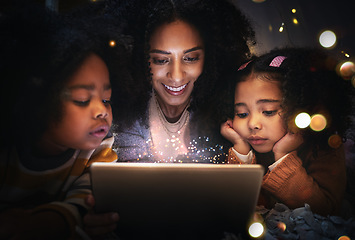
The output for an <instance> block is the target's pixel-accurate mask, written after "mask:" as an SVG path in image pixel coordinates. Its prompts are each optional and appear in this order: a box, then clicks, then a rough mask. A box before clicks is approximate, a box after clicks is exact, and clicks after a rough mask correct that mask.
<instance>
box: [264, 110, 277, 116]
mask: <svg viewBox="0 0 355 240" xmlns="http://www.w3.org/2000/svg"><path fill="white" fill-rule="evenodd" d="M276 113H277V110H273V111H263V114H264V115H265V116H268V117H271V116H274V115H275V114H276Z"/></svg>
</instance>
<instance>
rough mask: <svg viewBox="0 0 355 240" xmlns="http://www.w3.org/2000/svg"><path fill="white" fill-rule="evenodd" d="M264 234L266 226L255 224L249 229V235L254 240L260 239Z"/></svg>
mask: <svg viewBox="0 0 355 240" xmlns="http://www.w3.org/2000/svg"><path fill="white" fill-rule="evenodd" d="M263 233H264V226H263V225H262V224H261V223H259V222H254V223H252V224H251V225H250V227H249V235H250V236H251V237H253V238H258V237H260V236H261V235H263Z"/></svg>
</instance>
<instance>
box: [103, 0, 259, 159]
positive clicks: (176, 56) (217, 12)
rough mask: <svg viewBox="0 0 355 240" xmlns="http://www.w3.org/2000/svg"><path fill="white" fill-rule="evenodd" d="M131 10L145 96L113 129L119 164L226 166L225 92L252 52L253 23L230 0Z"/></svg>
mask: <svg viewBox="0 0 355 240" xmlns="http://www.w3.org/2000/svg"><path fill="white" fill-rule="evenodd" d="M125 7H126V9H127V12H129V13H133V14H132V16H130V15H129V14H128V16H126V18H127V19H128V21H127V22H128V23H130V24H128V25H127V28H126V33H128V34H130V35H132V36H133V37H134V44H133V58H132V59H133V64H132V66H133V69H134V81H136V82H137V84H135V86H137V87H136V88H138V87H140V88H141V90H140V93H139V94H140V96H141V97H140V99H139V102H138V103H136V104H135V107H134V108H133V109H130V111H129V112H128V113H127V114H125V116H124V117H123V118H124V120H123V121H122V120H121V119H122V118H121V117H120V118H119V119H120V122H116V124H115V126H116V128H115V129H114V132H115V133H116V136H115V143H116V146H115V150H116V151H117V152H118V155H119V159H120V160H121V161H140V162H142V161H148V162H152V161H153V162H205V163H219V162H223V161H224V157H225V152H224V150H225V149H227V147H225V148H224V147H223V145H224V140H223V138H222V137H221V135H220V134H219V126H220V124H221V123H222V122H223V121H224V120H225V119H224V118H223V116H222V115H221V114H219V109H220V106H221V104H223V102H224V100H223V97H224V95H223V93H222V92H221V91H219V89H222V87H221V86H222V85H223V79H224V76H225V74H227V73H228V72H229V71H230V70H231V69H233V68H235V66H238V65H239V64H240V63H242V62H243V61H245V60H246V59H247V58H248V57H249V55H250V50H249V45H248V44H254V32H253V30H252V28H251V27H250V25H249V22H248V20H247V19H246V18H245V17H244V16H243V15H242V13H241V12H240V10H238V9H237V8H236V6H234V5H233V4H232V3H230V2H228V1H213V0H207V1H206V0H204V1H201V0H193V1H191V0H189V1H172V0H156V1H145V2H144V3H142V2H140V1H136V2H135V3H134V4H132V5H131V6H127V5H126V6H125ZM108 9H117V8H115V7H113V6H110V7H108ZM119 9H122V8H119ZM130 9H135V10H132V11H130ZM137 9H138V10H137ZM137 11H138V12H137ZM120 14H121V15H120V17H121V18H122V13H121V12H120ZM137 16H138V18H137ZM142 81H143V82H142ZM142 83H143V84H142Z"/></svg>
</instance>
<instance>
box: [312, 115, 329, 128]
mask: <svg viewBox="0 0 355 240" xmlns="http://www.w3.org/2000/svg"><path fill="white" fill-rule="evenodd" d="M326 126H327V119H326V118H325V117H324V116H323V115H322V114H315V115H313V116H312V118H311V124H310V127H311V129H312V130H313V131H316V132H319V131H322V130H323V129H324V128H325V127H326Z"/></svg>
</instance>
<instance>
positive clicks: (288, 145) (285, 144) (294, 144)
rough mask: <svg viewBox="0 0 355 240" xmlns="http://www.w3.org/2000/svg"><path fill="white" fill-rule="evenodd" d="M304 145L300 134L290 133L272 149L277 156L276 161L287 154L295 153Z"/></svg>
mask: <svg viewBox="0 0 355 240" xmlns="http://www.w3.org/2000/svg"><path fill="white" fill-rule="evenodd" d="M302 143H303V137H302V135H301V134H300V133H291V132H288V133H286V134H285V136H283V137H282V138H281V139H280V140H279V141H277V142H276V143H275V145H274V147H273V149H272V151H273V152H274V155H275V161H277V160H279V159H280V158H282V157H283V156H285V155H286V154H288V153H290V152H292V151H295V150H296V149H297V148H298V147H299V146H301V144H302Z"/></svg>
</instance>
